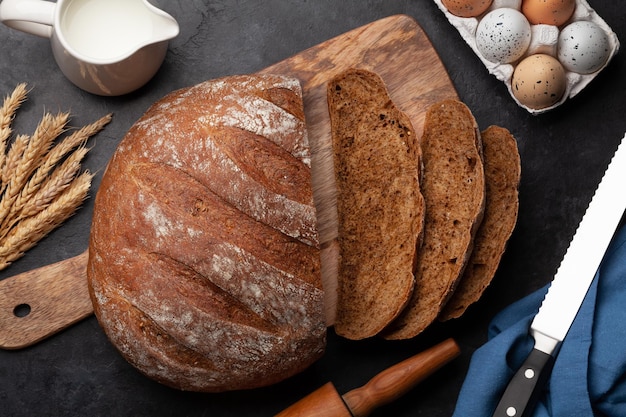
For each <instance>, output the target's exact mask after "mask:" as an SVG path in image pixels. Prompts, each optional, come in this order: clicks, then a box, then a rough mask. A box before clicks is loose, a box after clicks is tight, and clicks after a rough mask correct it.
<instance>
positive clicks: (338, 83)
mask: <svg viewBox="0 0 626 417" xmlns="http://www.w3.org/2000/svg"><path fill="white" fill-rule="evenodd" d="M328 107H329V113H330V121H331V134H332V141H333V153H334V165H335V180H336V185H337V212H338V219H339V234H338V243H339V257H340V261H339V273H338V292H337V316H336V320H335V331H336V332H337V334H339V335H341V336H343V337H346V338H349V339H363V338H367V337H371V336H374V335H376V334H378V333H379V332H380V331H381V330H383V329H384V328H385V327H386V326H387V325H388V324H389V323H390V322H392V321H393V320H394V319H395V317H397V316H398V314H399V313H400V312H401V311H402V310H403V309H404V307H405V305H406V303H407V301H408V300H409V299H410V297H411V294H412V292H413V285H414V274H413V270H414V265H415V260H416V253H417V247H418V239H419V238H420V236H421V230H422V228H423V221H424V200H423V198H422V195H421V194H420V189H419V178H418V174H419V170H418V166H419V164H420V162H419V153H420V152H419V145H418V139H417V137H416V133H415V132H414V130H413V127H412V125H411V121H410V120H409V118H408V117H407V116H406V115H405V114H404V113H402V112H401V111H400V110H398V109H397V108H396V107H395V105H394V104H393V103H392V101H391V99H390V97H389V94H388V92H387V90H386V87H385V84H384V82H383V80H382V79H381V78H380V77H379V76H378V75H377V74H374V73H372V72H369V71H365V70H358V69H357V70H354V69H352V70H348V71H346V72H343V73H341V74H339V75H338V76H337V77H335V78H334V79H333V80H331V81H330V83H329V84H328Z"/></svg>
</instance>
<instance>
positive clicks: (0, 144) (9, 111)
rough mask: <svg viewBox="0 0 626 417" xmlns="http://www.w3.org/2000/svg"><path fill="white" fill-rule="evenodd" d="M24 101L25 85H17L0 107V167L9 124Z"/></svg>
mask: <svg viewBox="0 0 626 417" xmlns="http://www.w3.org/2000/svg"><path fill="white" fill-rule="evenodd" d="M24 100H26V84H19V85H18V86H17V87H15V90H13V93H12V94H11V95H10V96H7V97H6V98H5V99H4V102H3V104H2V107H0V167H2V166H4V161H5V158H6V149H7V140H8V139H9V137H10V136H11V132H12V130H11V122H12V121H13V118H14V117H15V113H16V112H17V109H18V108H19V107H20V106H21V105H22V103H23V102H24Z"/></svg>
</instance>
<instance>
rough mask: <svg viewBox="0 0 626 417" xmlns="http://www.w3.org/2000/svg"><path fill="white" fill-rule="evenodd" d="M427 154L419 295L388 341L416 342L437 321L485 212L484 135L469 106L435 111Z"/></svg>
mask: <svg viewBox="0 0 626 417" xmlns="http://www.w3.org/2000/svg"><path fill="white" fill-rule="evenodd" d="M421 149H422V158H423V162H424V174H423V177H422V180H421V191H422V194H423V196H424V200H425V202H426V215H425V226H424V241H423V245H422V247H421V248H420V250H419V251H418V259H417V271H416V274H415V279H416V284H415V290H414V291H413V295H412V297H411V300H410V301H409V304H408V306H407V307H406V309H405V310H404V311H403V312H402V314H401V315H400V317H398V319H397V320H395V321H394V322H393V323H392V324H391V325H390V326H389V327H388V328H387V329H386V330H385V332H384V334H383V336H384V337H385V338H387V339H406V338H411V337H414V336H416V335H417V334H419V333H421V332H422V331H423V330H424V329H426V328H427V327H428V326H429V325H430V324H431V323H432V322H433V321H434V320H435V319H436V318H437V316H438V315H439V313H440V311H441V309H442V308H443V306H444V305H445V304H446V302H447V301H448V299H449V298H450V296H451V295H452V293H453V291H454V289H455V288H456V285H457V282H458V280H459V279H460V277H461V275H462V273H463V270H464V268H465V265H466V263H467V260H468V257H469V255H470V253H471V250H472V244H473V240H474V236H475V235H476V230H477V228H478V226H479V225H480V223H481V221H482V218H483V213H484V206H485V176H484V171H483V162H482V146H481V141H480V132H479V131H478V127H477V123H476V120H475V119H474V116H473V115H472V113H471V112H470V110H469V109H468V108H467V106H465V104H463V103H461V102H460V101H457V100H445V101H443V102H440V103H437V104H434V105H432V106H431V107H429V108H428V110H427V112H426V116H425V121H424V132H423V135H422V138H421Z"/></svg>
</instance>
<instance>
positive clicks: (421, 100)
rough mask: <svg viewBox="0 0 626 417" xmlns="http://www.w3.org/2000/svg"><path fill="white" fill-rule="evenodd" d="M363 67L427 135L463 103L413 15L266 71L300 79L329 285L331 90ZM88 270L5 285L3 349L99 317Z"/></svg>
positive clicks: (52, 271) (54, 272) (1, 289)
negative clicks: (18, 311) (443, 113)
mask: <svg viewBox="0 0 626 417" xmlns="http://www.w3.org/2000/svg"><path fill="white" fill-rule="evenodd" d="M355 67H358V68H365V69H369V70H371V71H374V72H376V73H378V74H379V75H380V76H381V77H382V78H383V80H384V81H385V83H386V85H387V88H388V89H389V93H390V96H391V98H392V100H393V101H394V103H395V104H396V105H397V106H398V107H399V108H400V109H401V110H402V111H404V112H405V113H406V114H407V115H408V116H409V117H410V118H411V122H412V123H413V127H414V128H415V131H416V132H418V134H420V135H421V131H422V128H423V125H424V113H425V109H426V108H427V107H428V106H430V105H431V104H434V103H435V102H438V101H440V100H443V99H445V98H457V93H456V91H455V89H454V86H453V85H452V83H451V81H450V79H449V76H448V74H447V72H446V70H445V68H444V66H443V64H442V62H441V61H440V59H439V56H438V55H437V53H436V52H435V50H434V49H433V47H432V44H431V43H430V40H429V39H428V37H427V36H426V34H425V33H424V32H423V30H422V29H421V28H420V27H419V25H418V24H417V22H416V21H415V20H414V19H413V18H411V17H409V16H405V15H395V16H390V17H387V18H385V19H381V20H378V21H375V22H373V23H370V24H368V25H365V26H363V27H360V28H357V29H354V30H352V31H350V32H347V33H345V34H343V35H340V36H337V37H336V38H333V39H331V40H328V41H326V42H324V43H321V44H319V45H317V46H314V47H312V48H310V49H307V50H305V51H303V52H301V53H299V54H297V55H295V56H293V57H291V58H288V59H286V60H284V61H281V62H279V63H277V64H274V65H272V66H270V67H268V68H266V69H264V70H262V71H261V72H263V73H275V74H284V75H292V76H295V77H297V78H298V79H299V80H300V82H301V84H302V88H303V95H304V107H305V113H306V119H307V130H308V135H309V141H310V142H311V148H312V149H311V151H312V155H313V160H312V164H313V166H312V170H313V172H312V175H313V178H314V180H313V192H314V198H315V203H316V207H317V211H318V223H319V225H320V241H321V244H322V258H323V259H322V266H323V270H322V275H323V279H324V277H336V275H337V274H336V270H337V262H336V254H337V247H336V242H335V240H336V237H337V213H336V209H335V205H336V198H335V195H334V193H335V191H334V180H333V178H334V173H333V160H332V146H331V137H330V121H329V116H328V106H327V101H326V83H327V82H328V81H329V80H330V78H331V77H333V76H334V75H336V74H337V73H339V72H341V71H343V70H346V69H348V68H355ZM86 263H87V254H86V253H83V254H81V255H79V256H77V257H74V258H71V259H68V260H66V261H62V262H59V263H57V264H54V265H50V266H46V267H43V268H40V269H37V270H34V271H30V272H26V273H24V274H20V275H17V276H14V277H10V278H7V279H5V280H3V281H0V309H2V311H1V312H0V347H2V348H5V349H19V348H22V347H26V346H29V345H31V344H34V343H37V342H39V341H41V340H43V339H45V338H46V337H48V336H51V335H53V334H55V333H57V332H59V331H61V330H63V329H65V328H67V327H68V326H70V325H72V324H74V323H76V322H77V321H79V320H82V319H83V318H85V317H88V316H89V315H91V314H92V313H93V308H92V306H91V301H90V299H89V293H88V289H87V280H86V273H85V268H86ZM336 285H337V283H336V279H335V280H333V279H324V290H325V296H326V300H325V306H326V308H327V312H326V316H327V323H328V324H329V325H332V323H333V322H334V316H335V304H336ZM20 304H28V305H29V306H31V312H30V314H29V315H28V316H26V317H21V318H20V317H17V316H15V314H14V309H15V307H16V306H17V305H20Z"/></svg>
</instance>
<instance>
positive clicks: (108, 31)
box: [0, 0, 179, 96]
mask: <svg viewBox="0 0 626 417" xmlns="http://www.w3.org/2000/svg"><path fill="white" fill-rule="evenodd" d="M0 20H1V21H2V22H3V23H4V24H6V25H7V26H10V27H12V28H14V29H18V30H21V31H23V32H27V33H31V34H33V35H37V36H42V37H46V38H50V43H51V46H52V52H53V54H54V58H55V60H56V62H57V64H58V66H59V68H60V69H61V71H63V74H65V76H66V77H67V78H68V79H69V80H70V81H72V82H73V83H74V84H76V85H77V86H78V87H80V88H82V89H83V90H85V91H88V92H90V93H93V94H98V95H105V96H117V95H121V94H126V93H129V92H131V91H134V90H136V89H137V88H139V87H141V86H143V85H144V84H145V83H147V82H148V81H149V80H150V79H151V78H152V77H153V76H154V74H155V73H156V72H157V70H158V69H159V67H160V66H161V64H162V62H163V59H164V58H165V54H166V52H167V45H168V41H169V40H170V39H172V38H174V37H175V36H177V35H178V32H179V26H178V23H177V22H176V20H175V19H174V18H173V17H172V16H170V15H169V14H167V13H165V12H164V11H162V10H160V9H158V8H156V7H155V6H153V5H151V4H150V3H148V1H147V0H58V1H57V2H56V3H53V2H49V1H43V0H2V2H1V3H0Z"/></svg>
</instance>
